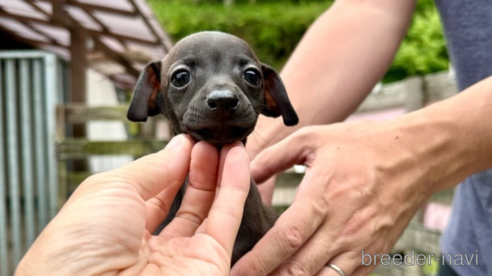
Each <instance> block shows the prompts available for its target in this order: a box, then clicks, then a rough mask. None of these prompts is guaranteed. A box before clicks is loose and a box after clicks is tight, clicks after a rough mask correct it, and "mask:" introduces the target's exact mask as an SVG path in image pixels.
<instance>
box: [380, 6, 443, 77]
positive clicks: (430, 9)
mask: <svg viewBox="0 0 492 276" xmlns="http://www.w3.org/2000/svg"><path fill="white" fill-rule="evenodd" d="M448 68H449V58H448V54H447V51H446V44H445V41H444V37H443V32H442V29H441V23H440V19H439V14H438V12H437V10H436V8H435V7H434V4H433V1H430V0H425V1H422V0H421V1H419V5H418V6H417V8H416V12H415V15H414V17H413V21H412V25H411V27H410V29H409V30H408V33H407V36H406V37H405V39H404V40H403V43H402V45H401V47H400V49H399V51H398V53H397V55H396V57H395V60H394V62H393V64H392V66H391V68H390V69H389V71H388V73H387V74H386V76H385V78H384V81H385V82H391V81H396V80H400V79H403V78H405V77H406V76H412V75H425V74H429V73H433V72H438V71H442V70H446V69H448Z"/></svg>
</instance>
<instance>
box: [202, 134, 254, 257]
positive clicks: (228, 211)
mask: <svg viewBox="0 0 492 276" xmlns="http://www.w3.org/2000/svg"><path fill="white" fill-rule="evenodd" d="M221 159H223V160H224V161H223V162H222V160H221V163H223V168H222V170H221V171H222V175H221V180H220V181H219V182H220V185H221V186H220V190H219V191H218V195H217V198H216V200H215V201H214V204H213V206H212V209H211V210H210V213H209V216H208V220H207V225H206V230H205V233H206V234H208V235H210V236H211V237H213V238H214V239H215V240H217V241H218V242H219V243H220V244H221V245H222V247H224V249H225V250H226V251H227V253H228V254H229V256H232V249H233V247H234V241H235V240H236V236H237V232H238V230H239V225H240V224H241V219H242V217H243V211H244V204H245V202H246V198H247V196H248V193H249V189H250V174H249V158H248V154H247V153H246V150H245V149H244V146H243V145H242V144H241V143H239V142H236V143H234V144H232V145H227V146H225V147H224V148H223V149H222V152H221Z"/></svg>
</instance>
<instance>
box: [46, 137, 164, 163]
mask: <svg viewBox="0 0 492 276" xmlns="http://www.w3.org/2000/svg"><path fill="white" fill-rule="evenodd" d="M166 144H167V142H166V141H159V140H151V141H142V140H128V141H118V142H115V141H87V140H85V139H70V140H65V141H63V142H60V143H58V144H57V145H56V149H57V150H56V153H57V158H58V159H59V160H72V159H78V158H87V157H89V156H90V155H122V154H123V155H126V154H128V155H132V156H135V157H140V156H143V155H146V154H150V153H155V152H157V151H159V150H161V149H163V148H164V147H165V146H166Z"/></svg>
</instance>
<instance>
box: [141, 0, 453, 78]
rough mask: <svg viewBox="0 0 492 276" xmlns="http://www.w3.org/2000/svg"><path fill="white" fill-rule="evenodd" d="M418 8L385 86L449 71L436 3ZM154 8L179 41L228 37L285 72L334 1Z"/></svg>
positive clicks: (178, 3) (193, 0)
mask: <svg viewBox="0 0 492 276" xmlns="http://www.w3.org/2000/svg"><path fill="white" fill-rule="evenodd" d="M197 2H198V3H197ZM418 2H419V3H418V5H417V8H416V12H415V15H414V18H413V22H412V25H411V27H410V29H409V32H408V34H407V36H406V38H405V39H404V41H403V43H402V46H401V47H400V50H399V52H398V53H397V55H396V58H395V60H394V63H393V65H392V66H391V68H390V69H389V71H388V73H387V74H386V76H385V78H384V82H390V81H396V80H400V79H403V78H405V77H407V76H410V75H424V74H428V73H432V72H437V71H441V70H445V69H447V68H448V56H447V53H446V48H445V43H444V39H443V35H442V30H441V25H440V22H439V16H438V14H437V11H436V8H435V7H434V4H433V2H432V0H420V1H418ZM149 3H150V5H151V7H152V8H153V10H154V12H155V14H156V16H157V18H158V20H159V21H160V22H161V23H162V24H163V26H164V28H165V30H166V31H167V32H168V33H169V34H170V35H171V37H172V38H173V39H174V40H175V41H178V40H179V39H181V38H183V37H185V36H187V35H189V34H191V33H194V32H198V31H205V30H220V31H224V32H227V33H231V34H235V35H237V36H239V37H241V38H243V39H244V40H246V41H248V43H249V44H250V45H251V46H252V48H253V49H254V50H255V52H256V54H257V55H258V57H259V58H260V59H261V60H262V61H264V62H266V63H268V64H271V65H272V66H274V67H276V68H277V69H280V68H281V67H282V66H283V64H284V63H285V61H286V60H287V58H288V57H289V55H290V54H291V53H292V51H293V50H294V48H295V46H296V44H297V43H298V42H299V40H300V39H301V38H302V35H303V34H304V32H305V31H306V30H307V28H308V27H309V26H310V25H311V23H312V22H313V21H314V20H315V19H316V18H317V17H318V16H319V15H320V14H321V13H322V12H324V11H325V10H326V9H327V8H328V7H329V6H330V5H331V4H332V1H326V0H314V1H313V0H311V1H309V0H280V1H270V0H268V1H265V0H257V3H256V4H249V3H248V1H244V0H243V1H238V0H236V4H235V5H233V6H230V7H225V6H224V5H222V3H221V1H216V0H214V1H211V0H201V1H197V0H166V1H163V0H150V1H149Z"/></svg>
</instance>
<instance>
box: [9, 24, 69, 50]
mask: <svg viewBox="0 0 492 276" xmlns="http://www.w3.org/2000/svg"><path fill="white" fill-rule="evenodd" d="M18 21H19V22H20V23H21V24H22V25H24V26H25V27H26V28H29V29H30V30H31V31H33V32H35V33H37V34H39V35H41V36H43V37H45V38H46V39H47V40H49V43H50V44H54V45H56V46H58V47H63V48H66V47H68V45H63V44H61V43H60V42H58V41H57V40H56V39H54V38H53V37H51V36H50V35H49V34H47V33H45V32H43V31H41V30H39V29H36V28H34V26H32V25H31V24H30V23H28V22H25V21H21V20H18Z"/></svg>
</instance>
